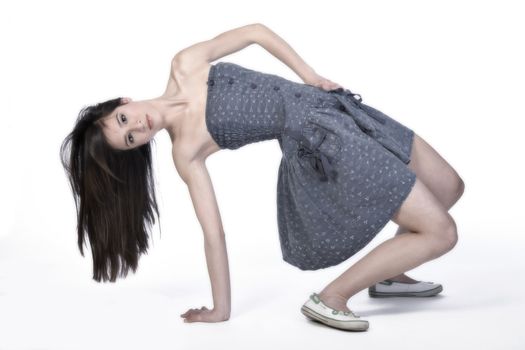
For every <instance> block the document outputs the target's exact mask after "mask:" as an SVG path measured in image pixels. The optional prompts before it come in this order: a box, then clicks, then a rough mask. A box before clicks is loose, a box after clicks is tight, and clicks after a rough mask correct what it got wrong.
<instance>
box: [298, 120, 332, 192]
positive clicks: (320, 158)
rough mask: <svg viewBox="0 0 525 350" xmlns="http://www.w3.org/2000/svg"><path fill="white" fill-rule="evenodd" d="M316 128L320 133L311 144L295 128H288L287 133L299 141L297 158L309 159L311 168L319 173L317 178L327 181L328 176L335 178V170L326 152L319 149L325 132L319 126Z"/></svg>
mask: <svg viewBox="0 0 525 350" xmlns="http://www.w3.org/2000/svg"><path fill="white" fill-rule="evenodd" d="M318 130H319V131H320V132H321V133H322V134H321V137H320V138H319V140H318V141H317V142H316V143H315V144H312V143H311V142H310V140H308V138H306V137H305V136H304V135H303V134H302V133H300V132H298V131H296V130H289V131H288V134H289V135H290V136H292V137H293V138H294V139H296V140H297V141H298V142H299V145H300V146H299V149H298V151H297V155H298V156H299V158H307V159H308V160H309V162H310V164H311V165H312V168H313V169H314V170H315V172H316V173H317V174H318V175H319V180H320V181H321V182H325V181H328V177H330V178H331V179H333V180H335V179H336V177H337V171H336V170H335V168H334V167H333V166H332V164H331V163H330V160H329V159H328V157H327V156H326V154H324V153H323V152H321V150H320V149H319V146H320V145H321V143H322V142H323V141H324V139H325V138H326V133H327V132H326V130H324V129H322V128H319V129H318Z"/></svg>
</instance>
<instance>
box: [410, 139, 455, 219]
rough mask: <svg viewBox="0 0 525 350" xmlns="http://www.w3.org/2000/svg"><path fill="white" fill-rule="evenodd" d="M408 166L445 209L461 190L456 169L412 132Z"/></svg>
mask: <svg viewBox="0 0 525 350" xmlns="http://www.w3.org/2000/svg"><path fill="white" fill-rule="evenodd" d="M410 159H411V160H410V162H409V163H408V167H409V168H410V169H412V170H413V171H414V172H415V173H416V176H417V177H418V178H419V179H420V180H421V181H422V182H423V183H424V184H425V185H426V187H428V189H429V190H430V191H431V192H432V193H433V194H434V195H435V196H436V197H437V198H438V200H439V201H440V202H441V203H442V204H444V206H445V207H447V209H448V208H449V206H451V205H452V204H453V203H454V202H455V201H456V199H457V198H458V196H459V195H460V194H461V193H462V192H463V188H464V184H463V181H462V179H461V178H460V176H459V174H458V173H457V172H456V170H455V169H454V168H453V167H452V166H451V165H450V164H449V163H448V162H447V161H446V160H445V159H444V158H443V157H442V156H441V155H440V154H439V153H438V152H437V151H436V150H435V149H434V148H433V147H432V146H431V145H430V144H428V142H426V141H425V140H424V139H423V138H422V137H420V136H419V135H417V134H414V142H413V143H412V149H411V155H410Z"/></svg>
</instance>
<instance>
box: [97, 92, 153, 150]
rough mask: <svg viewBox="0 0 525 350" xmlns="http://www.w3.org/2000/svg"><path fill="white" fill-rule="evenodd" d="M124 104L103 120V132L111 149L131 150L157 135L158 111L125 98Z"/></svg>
mask: <svg viewBox="0 0 525 350" xmlns="http://www.w3.org/2000/svg"><path fill="white" fill-rule="evenodd" d="M122 101H123V104H122V105H120V106H118V107H117V108H116V109H115V110H114V111H113V113H111V114H110V115H108V116H106V117H104V118H103V120H102V121H101V122H102V125H103V127H102V130H103V133H104V135H105V137H106V139H107V141H108V143H109V144H110V145H111V147H113V148H116V149H120V150H130V149H133V148H135V147H139V146H141V145H144V144H146V143H148V142H149V141H150V140H151V139H152V138H153V136H155V133H156V132H157V131H158V130H156V129H155V120H156V119H157V118H155V117H153V118H152V116H153V115H155V113H156V111H155V110H154V109H152V108H151V106H150V105H148V104H146V103H143V102H132V101H131V99H130V98H123V99H122Z"/></svg>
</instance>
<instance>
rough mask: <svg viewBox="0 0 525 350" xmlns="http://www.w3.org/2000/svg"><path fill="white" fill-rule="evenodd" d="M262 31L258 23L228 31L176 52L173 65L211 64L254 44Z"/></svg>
mask: <svg viewBox="0 0 525 350" xmlns="http://www.w3.org/2000/svg"><path fill="white" fill-rule="evenodd" d="M262 30H263V26H262V25H261V24H259V23H254V24H248V25H245V26H242V27H238V28H234V29H231V30H228V31H226V32H223V33H221V34H219V35H217V36H215V37H214V38H212V39H209V40H205V41H201V42H198V43H196V44H193V45H191V46H189V47H187V48H185V49H183V50H181V51H179V52H177V54H176V55H175V57H173V60H172V61H173V63H176V62H178V61H184V62H185V63H188V64H191V63H192V62H197V64H199V63H200V62H203V61H206V62H208V63H209V62H213V61H215V60H217V59H219V58H221V57H224V56H227V55H230V54H232V53H234V52H237V51H239V50H241V49H244V48H245V47H247V46H249V45H251V44H253V43H255V41H256V39H257V37H258V36H259V35H260V33H261V31H262Z"/></svg>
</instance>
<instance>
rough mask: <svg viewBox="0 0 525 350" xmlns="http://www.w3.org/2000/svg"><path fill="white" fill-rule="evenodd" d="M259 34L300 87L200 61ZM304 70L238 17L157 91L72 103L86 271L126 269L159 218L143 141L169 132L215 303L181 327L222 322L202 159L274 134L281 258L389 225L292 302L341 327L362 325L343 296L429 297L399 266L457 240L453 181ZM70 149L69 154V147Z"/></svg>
mask: <svg viewBox="0 0 525 350" xmlns="http://www.w3.org/2000/svg"><path fill="white" fill-rule="evenodd" d="M253 43H257V44H259V45H261V46H262V47H263V48H265V49H266V50H268V51H269V52H270V53H272V54H273V55H274V56H275V57H277V58H278V59H280V60H281V61H282V62H284V63H285V64H287V65H288V66H289V67H290V68H291V69H292V70H293V71H294V72H296V73H297V74H298V75H299V76H300V77H301V78H302V80H303V81H304V83H305V84H300V83H296V82H292V81H290V80H287V79H284V78H281V77H279V76H277V75H272V74H269V73H263V72H260V71H255V70H251V69H248V68H245V67H242V66H240V65H237V64H233V63H228V62H219V63H216V64H210V63H211V62H213V61H215V60H217V59H219V58H221V57H223V56H226V55H229V54H231V53H233V52H236V51H238V50H240V49H242V48H244V47H246V46H248V45H250V44H253ZM356 96H359V95H357V94H353V93H351V92H350V91H349V90H346V89H344V88H343V87H341V86H340V85H338V84H337V83H334V82H332V81H330V80H328V79H326V78H323V77H322V76H320V75H319V74H317V73H316V72H315V70H314V69H312V68H311V67H309V66H308V65H307V64H306V63H305V62H304V61H303V60H302V59H301V58H300V57H299V56H298V55H297V53H296V52H295V51H294V50H293V49H292V48H291V47H290V46H289V45H288V44H287V43H286V42H285V41H284V40H283V39H282V38H280V37H279V36H278V35H276V34H275V33H274V32H272V31H271V30H270V29H268V28H267V27H266V26H264V25H262V24H252V25H246V26H243V27H240V28H236V29H233V30H230V31H227V32H224V33H222V34H220V35H218V36H216V37H215V38H213V39H211V40H208V41H204V42H200V43H197V44H195V45H193V46H190V47H188V48H186V49H184V50H182V51H180V52H179V53H177V54H176V55H175V57H174V58H173V60H172V65H171V72H170V77H169V80H168V84H167V87H166V91H165V92H164V94H163V95H161V96H160V97H157V98H153V99H149V100H143V101H132V100H131V99H130V98H117V99H113V100H109V101H106V102H103V103H99V104H97V105H95V106H90V107H88V108H85V109H83V110H82V111H81V113H80V115H79V118H78V120H77V124H76V125H75V128H74V130H73V131H72V132H71V133H70V134H69V135H68V137H67V138H66V140H65V141H64V143H63V145H62V148H61V155H62V162H63V165H64V167H65V168H66V169H67V171H68V173H69V180H70V182H71V185H72V189H73V192H74V195H75V199H76V203H78V204H77V208H78V245H79V249H80V251H81V253H82V254H83V250H82V246H83V244H84V242H85V234H87V235H88V237H89V242H90V246H91V250H92V256H93V270H94V276H93V278H94V279H95V280H97V281H100V280H104V281H106V280H110V281H112V282H113V281H115V280H116V278H117V276H118V275H119V274H120V275H122V276H125V275H126V274H127V272H128V270H129V268H131V269H132V270H133V271H135V270H136V268H137V261H138V258H139V255H140V254H141V253H144V252H146V250H147V248H148V234H147V231H146V224H148V225H151V223H154V222H155V221H154V217H153V212H154V211H155V212H156V213H157V216H158V210H157V205H156V200H155V194H154V186H153V180H152V171H151V150H150V141H152V140H153V137H154V136H155V134H156V133H157V132H158V131H160V130H166V131H168V133H169V135H170V137H171V140H172V144H173V149H172V154H173V161H174V164H175V167H176V169H177V172H178V173H179V175H180V177H181V178H182V180H183V181H184V182H185V183H186V184H187V186H188V189H189V192H190V195H191V199H192V202H193V205H194V208H195V211H196V215H197V217H198V219H199V222H200V223H201V225H202V228H203V232H204V236H205V242H206V244H205V251H206V261H207V263H208V265H209V272H210V279H211V283H212V291H213V302H214V307H213V309H211V310H209V309H208V308H206V307H204V306H203V307H202V308H201V309H190V310H188V311H187V312H186V313H184V314H182V315H181V317H183V318H184V321H185V322H194V321H202V322H218V321H224V320H227V319H229V317H230V311H231V307H230V305H231V300H230V281H229V269H228V259H227V252H226V245H225V235H224V231H223V227H222V222H221V218H220V213H219V208H218V207H217V202H216V198H215V195H214V190H213V187H212V182H211V180H210V177H209V174H208V172H207V169H206V166H205V160H206V158H207V157H208V156H209V155H211V154H213V153H215V152H217V151H218V150H220V149H237V148H239V147H241V146H243V145H246V144H248V143H253V142H258V141H262V140H270V139H277V140H278V142H279V145H280V147H281V150H282V151H283V158H282V161H281V164H280V168H279V175H278V184H277V196H278V197H277V199H278V201H277V203H278V226H279V237H280V243H281V249H282V253H283V259H284V260H285V261H286V262H288V263H290V264H292V265H294V266H296V267H298V268H300V269H302V270H316V269H320V268H326V267H329V266H334V265H336V264H339V263H341V262H342V261H344V260H346V259H348V258H349V257H351V256H352V255H354V254H355V253H356V252H358V251H359V250H361V249H362V248H363V247H364V246H365V245H366V244H367V243H368V242H370V241H371V240H372V239H373V237H374V236H375V235H376V234H377V233H378V232H379V231H380V230H381V229H382V228H383V227H384V225H386V223H387V222H388V221H389V220H393V221H394V222H395V223H397V224H398V225H399V229H398V231H397V233H396V235H395V237H393V238H391V239H388V240H387V241H385V242H383V243H381V244H380V245H379V246H377V247H376V248H375V249H374V250H372V251H371V252H370V253H369V254H367V255H366V256H365V257H363V258H362V259H361V260H359V261H358V262H357V263H355V264H354V265H353V266H351V267H350V268H349V269H348V270H347V271H345V272H344V273H343V274H342V275H341V276H339V277H338V278H337V279H335V280H334V281H333V282H331V283H330V284H329V285H327V286H326V287H325V288H324V289H323V290H322V291H321V292H320V293H319V294H317V293H312V294H311V296H310V298H309V299H308V300H307V301H306V302H305V303H304V305H303V306H302V308H301V311H302V312H303V314H304V315H305V316H307V317H308V318H310V319H312V320H315V321H318V322H321V323H323V324H325V325H328V326H332V327H337V328H340V329H346V330H357V331H359V330H366V329H368V321H366V320H363V319H361V317H360V316H357V315H356V314H355V313H353V312H352V311H351V310H350V309H349V308H348V307H347V302H348V300H349V299H350V297H352V296H353V295H355V294H356V293H358V292H359V291H361V290H363V289H364V288H367V287H368V288H369V294H370V296H372V297H382V296H431V295H436V294H437V293H439V292H440V291H441V290H442V287H441V285H439V284H433V283H431V282H422V281H416V280H414V279H412V278H410V277H408V276H406V275H405V274H404V272H406V271H408V270H410V269H412V268H414V267H416V266H419V265H420V264H422V263H424V262H426V261H429V260H432V259H435V258H437V257H439V256H441V255H443V254H444V253H446V252H448V251H449V250H450V249H452V247H453V246H454V245H455V244H456V242H457V230H456V224H455V222H454V220H453V218H452V217H451V216H450V215H449V214H448V209H449V208H450V207H451V206H452V205H453V204H454V203H455V202H456V201H457V200H458V199H459V197H460V196H461V194H462V193H463V189H464V185H463V182H462V180H461V179H460V177H459V176H458V174H457V173H456V172H455V171H454V169H452V167H451V166H450V165H449V164H448V163H447V162H446V161H445V160H444V159H443V158H441V157H440V156H439V154H438V153H437V152H436V151H435V150H433V149H432V147H431V146H430V145H428V144H427V143H426V142H425V141H424V140H423V139H422V138H420V137H419V136H418V135H416V134H415V133H414V132H413V131H412V130H411V129H409V128H407V127H406V126H404V125H402V124H400V123H398V122H397V121H395V120H394V119H392V118H390V117H388V116H387V115H385V114H383V113H382V112H380V111H379V110H377V109H374V108H372V107H371V106H368V105H366V104H364V103H362V99H361V98H360V96H359V98H358V97H356ZM68 145H70V147H69V149H68V151H66V149H67V148H68V147H67V146H68Z"/></svg>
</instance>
